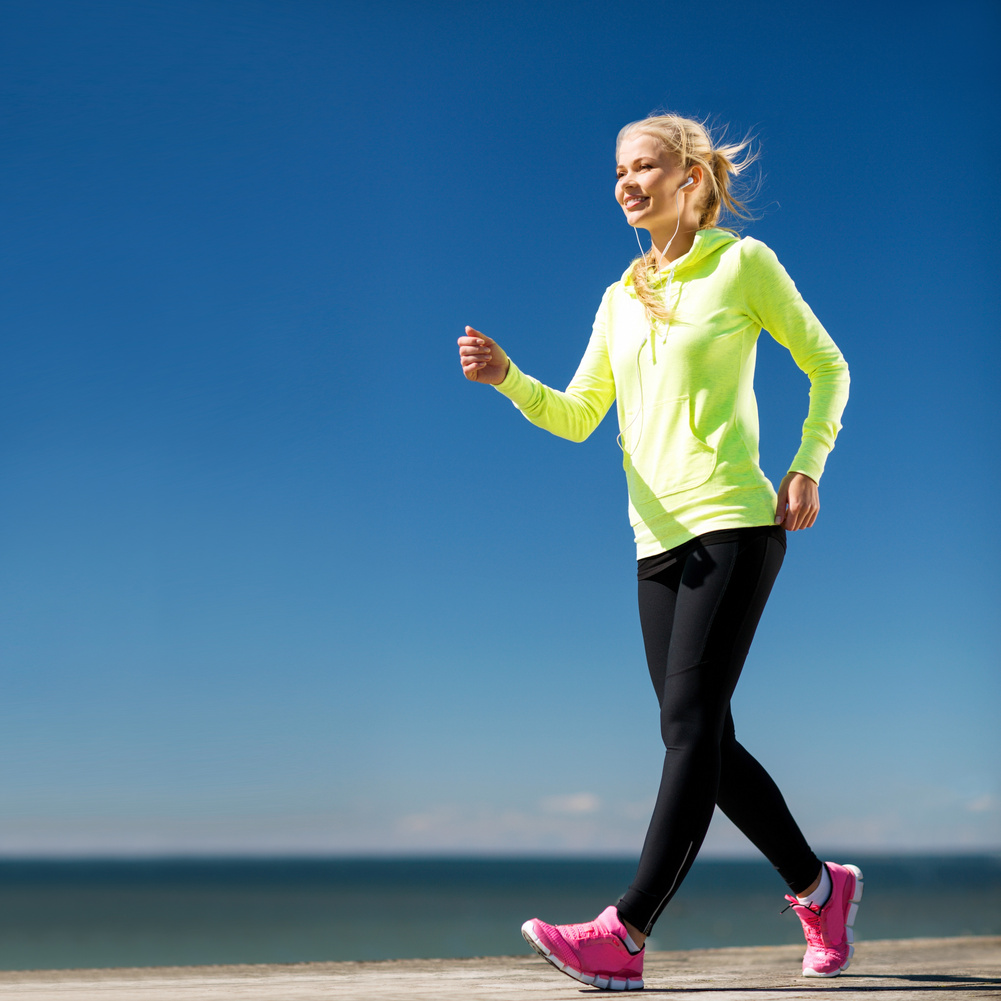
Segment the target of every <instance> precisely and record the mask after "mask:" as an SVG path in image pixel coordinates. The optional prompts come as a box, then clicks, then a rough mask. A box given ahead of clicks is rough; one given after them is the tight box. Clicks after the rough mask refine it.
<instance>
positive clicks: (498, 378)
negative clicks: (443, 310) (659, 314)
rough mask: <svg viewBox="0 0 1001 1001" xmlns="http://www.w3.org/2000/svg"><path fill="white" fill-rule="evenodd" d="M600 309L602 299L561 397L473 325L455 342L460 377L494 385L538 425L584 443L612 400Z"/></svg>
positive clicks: (609, 365) (609, 368) (601, 310)
mask: <svg viewBox="0 0 1001 1001" xmlns="http://www.w3.org/2000/svg"><path fill="white" fill-rule="evenodd" d="M606 297H607V293H606ZM604 307H605V300H604V299H603V300H602V307H601V308H600V309H599V310H598V315H597V317H596V318H595V321H594V330H593V332H592V333H591V339H590V340H589V341H588V345H587V350H586V351H585V352H584V357H583V358H582V359H581V362H580V365H579V366H578V367H577V372H576V374H575V375H574V377H573V379H571V380H570V385H569V386H567V388H566V389H565V390H564V391H563V392H562V393H561V392H559V390H556V389H551V388H550V387H549V386H546V385H544V384H543V383H541V382H539V381H538V379H533V378H532V377H531V376H530V375H526V374H525V373H524V372H522V371H521V369H519V368H518V366H517V365H515V364H514V362H512V361H511V359H510V358H508V356H507V354H506V352H505V351H504V349H503V348H501V346H500V345H499V344H498V343H497V342H496V341H494V340H492V339H491V338H489V337H487V336H486V335H485V334H481V333H480V332H479V331H478V330H475V329H474V328H473V327H466V333H465V336H463V337H460V338H459V361H460V363H461V364H462V371H463V374H464V375H465V376H466V378H467V379H469V380H470V381H472V382H483V383H487V384H488V385H491V386H494V387H495V388H496V389H497V390H498V391H499V392H501V393H503V394H504V395H505V396H506V397H507V398H508V399H509V400H510V401H511V402H512V403H513V404H514V405H515V406H516V407H517V408H518V409H519V410H520V411H521V412H522V413H523V414H524V415H525V417H527V418H528V420H530V421H531V422H532V423H533V424H535V425H537V426H538V427H541V428H544V429H545V430H547V431H550V432H552V433H553V434H555V435H559V436H560V437H561V438H568V439H570V441H583V440H584V439H585V438H587V436H588V435H589V434H591V432H592V431H593V430H594V429H595V428H596V427H597V426H598V425H599V424H600V423H601V420H602V418H603V417H604V416H605V414H606V413H608V408H609V407H610V406H611V405H612V403H613V402H614V400H615V380H614V378H613V377H612V367H611V364H610V362H609V360H608V348H607V344H606V341H605V320H604Z"/></svg>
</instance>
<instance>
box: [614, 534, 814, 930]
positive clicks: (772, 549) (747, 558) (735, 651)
mask: <svg viewBox="0 0 1001 1001" xmlns="http://www.w3.org/2000/svg"><path fill="white" fill-rule="evenodd" d="M784 554H785V548H784V546H783V544H782V542H780V541H779V540H778V539H776V538H775V537H774V536H770V535H762V534H760V533H756V534H748V535H747V536H745V537H743V538H741V539H739V540H738V541H734V542H723V543H714V544H711V545H708V546H700V547H698V548H696V549H695V550H693V551H692V552H691V553H690V554H689V555H688V557H687V558H686V559H685V560H684V561H683V562H679V564H676V565H674V566H672V567H668V568H667V569H666V570H665V571H663V572H662V573H661V574H659V575H658V576H657V577H654V578H651V579H649V580H643V581H640V582H639V605H640V623H641V625H642V628H643V638H644V644H645V646H646V652H647V661H648V664H649V667H650V677H651V679H652V681H653V684H654V689H655V690H656V692H657V695H658V698H659V699H660V705H661V734H662V736H663V739H664V746H665V748H666V754H665V757H664V768H663V773H662V776H661V785H660V791H659V793H658V796H657V803H656V806H655V807H654V812H653V817H652V819H651V821H650V827H649V830H648V831H647V837H646V841H645V842H644V845H643V852H642V854H641V856H640V863H639V867H638V870H637V873H636V878H635V880H634V881H633V883H632V885H631V886H630V887H629V889H628V890H627V891H626V892H625V893H624V894H623V895H622V897H621V899H620V900H619V902H618V904H617V908H618V912H619V915H620V917H621V918H622V920H623V921H626V922H628V923H629V924H631V925H633V926H634V927H635V928H637V929H639V931H641V932H642V933H643V934H649V932H650V929H651V928H652V927H653V924H654V922H655V921H656V920H657V918H658V916H659V915H660V913H661V911H662V910H663V909H664V907H665V906H666V905H667V903H668V901H669V900H670V899H671V897H672V896H673V895H674V893H675V892H676V891H677V889H678V887H679V886H680V885H681V881H682V880H683V879H684V877H685V875H686V874H687V872H688V870H689V868H690V867H691V865H692V862H693V861H694V860H695V856H696V855H697V854H698V851H699V848H700V846H701V845H702V841H703V839H704V837H705V834H706V830H707V829H708V827H709V822H710V820H711V819H712V813H713V809H714V807H715V805H716V797H717V791H718V788H719V783H720V773H721V767H722V751H721V745H722V743H723V739H724V733H725V729H726V721H727V718H728V715H729V706H730V696H731V695H732V694H733V690H734V687H735V686H736V684H737V679H738V678H739V677H740V671H741V669H742V667H743V664H744V659H745V657H746V656H747V651H748V649H749V648H750V645H751V640H752V638H753V637H754V631H755V629H756V628H757V624H758V620H759V619H760V617H761V613H762V611H763V610H764V607H765V602H766V601H767V599H768V595H769V593H770V591H771V588H772V584H773V583H774V581H775V577H776V576H777V574H778V571H779V568H780V567H781V565H782V558H783V556H784ZM745 753H746V752H745ZM748 757H749V756H748ZM752 760H753V759H752ZM759 767H760V766H759ZM770 781H771V780H769V782H770ZM811 878H812V877H811Z"/></svg>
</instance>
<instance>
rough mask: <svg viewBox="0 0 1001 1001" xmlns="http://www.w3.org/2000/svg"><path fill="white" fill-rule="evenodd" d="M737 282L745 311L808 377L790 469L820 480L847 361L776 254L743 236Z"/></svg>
mask: <svg viewBox="0 0 1001 1001" xmlns="http://www.w3.org/2000/svg"><path fill="white" fill-rule="evenodd" d="M740 284H741V290H742V292H743V295H744V302H745V308H746V309H747V313H748V315H749V316H750V317H751V318H752V319H753V320H754V321H755V322H756V323H758V324H760V326H761V327H763V328H764V329H765V330H767V331H768V333H769V334H771V336H772V337H773V338H774V339H775V340H776V341H778V342H779V344H781V345H782V346H783V347H785V348H787V349H788V351H789V353H790V354H791V355H792V357H793V360H794V361H795V362H796V364H797V365H798V366H799V368H800V369H802V371H803V372H805V373H806V375H807V376H808V377H809V379H810V408H809V411H808V413H807V417H806V420H805V421H804V422H803V438H802V442H801V444H800V447H799V451H798V452H797V453H796V456H795V458H794V459H793V461H792V464H791V465H790V467H789V471H790V472H794V471H795V472H798V473H805V474H806V475H807V476H809V477H810V478H811V479H813V480H816V481H817V482H819V481H820V477H821V475H822V474H823V472H824V464H825V463H826V461H827V456H828V454H829V453H830V451H831V449H833V448H834V440H835V438H836V437H837V435H838V431H840V430H841V415H842V413H843V412H844V409H845V404H846V403H847V402H848V385H849V375H848V365H847V363H846V362H845V359H844V357H843V356H842V354H841V352H840V351H839V350H838V346H837V345H836V344H835V343H834V341H833V340H832V339H831V337H830V335H829V334H828V333H827V331H826V330H825V329H824V327H823V325H822V324H821V323H820V321H819V320H818V319H817V317H816V316H815V315H814V313H813V310H811V309H810V307H809V306H808V305H807V304H806V303H805V302H804V301H803V297H802V296H801V295H800V294H799V291H798V290H797V288H796V286H795V284H794V283H793V281H792V279H791V278H790V277H789V275H788V274H787V273H786V270H785V268H783V267H782V265H781V264H780V263H779V260H778V258H777V257H776V256H775V254H774V253H773V252H772V251H771V250H770V249H769V248H768V247H767V246H765V245H764V244H763V243H760V242H759V241H757V240H752V239H745V240H742V241H741V256H740Z"/></svg>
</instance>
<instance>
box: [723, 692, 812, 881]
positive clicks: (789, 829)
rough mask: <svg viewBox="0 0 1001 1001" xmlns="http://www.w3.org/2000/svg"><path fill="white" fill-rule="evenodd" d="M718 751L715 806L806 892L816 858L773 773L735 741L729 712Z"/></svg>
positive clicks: (773, 863) (787, 876)
mask: <svg viewBox="0 0 1001 1001" xmlns="http://www.w3.org/2000/svg"><path fill="white" fill-rule="evenodd" d="M721 752H722V753H721V766H720V781H719V791H718V793H717V795H716V802H717V804H718V805H719V808H720V809H721V810H722V811H723V812H724V813H725V814H726V815H727V816H728V817H729V818H730V820H732V821H733V823H734V824H735V825H736V826H737V827H738V828H739V829H740V831H741V832H742V833H743V834H744V835H745V837H747V839H748V840H749V841H750V842H751V844H753V845H754V846H755V847H756V848H757V849H758V850H759V851H760V852H761V854H762V855H764V856H765V858H766V859H768V861H769V862H771V864H772V865H773V866H775V868H776V869H777V870H778V874H779V875H780V876H781V877H782V878H783V879H784V880H785V881H786V884H787V885H788V886H789V889H790V890H791V891H792V892H793V893H794V894H800V895H802V894H805V893H806V891H807V890H810V889H812V888H813V887H814V886H815V885H817V884H818V883H819V881H820V880H819V878H818V873H819V872H820V867H821V862H820V859H819V858H817V856H816V855H815V854H814V853H813V849H811V848H810V846H809V845H808V844H807V841H806V838H804V837H803V834H802V832H801V831H800V829H799V826H798V825H797V823H796V821H795V820H794V819H793V816H792V814H791V813H790V812H789V807H788V806H786V801H785V799H784V798H783V796H782V793H781V792H779V787H778V786H777V785H776V784H775V782H774V781H773V780H772V777H771V776H770V775H769V774H768V772H766V771H765V769H764V768H763V767H762V766H761V765H760V764H759V763H758V761H757V760H756V759H755V758H754V757H753V756H752V755H751V754H749V753H748V752H747V751H746V750H745V749H744V747H743V746H742V745H741V744H739V743H738V742H737V737H736V734H735V733H734V729H733V716H732V715H730V713H729V712H727V717H726V722H725V724H724V731H723V743H722V745H721Z"/></svg>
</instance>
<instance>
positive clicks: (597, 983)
mask: <svg viewBox="0 0 1001 1001" xmlns="http://www.w3.org/2000/svg"><path fill="white" fill-rule="evenodd" d="M521 934H522V937H523V938H524V939H525V941H526V942H527V943H528V944H529V945H530V946H531V947H532V948H533V949H534V950H535V951H536V952H537V953H538V954H539V955H540V956H541V957H542V958H543V959H544V960H545V961H546V962H547V963H549V964H550V965H552V966H555V967H556V969H557V970H559V971H560V973H565V974H566V975H567V976H568V977H573V978H574V980H579V981H580V982H581V983H582V984H587V985H588V987H597V988H598V990H602V991H641V990H643V980H642V978H635V979H620V978H619V977H603V976H601V975H600V974H596V975H594V976H592V975H591V974H590V973H582V972H581V971H580V970H575V969H574V968H573V967H572V966H567V965H566V964H565V963H561V962H560V961H559V960H558V959H557V958H556V957H555V956H554V955H553V954H552V953H551V952H550V951H549V950H548V949H547V948H546V947H545V946H544V945H543V944H542V942H541V941H539V937H538V936H537V935H536V934H535V929H534V928H533V927H532V922H531V921H526V922H525V923H524V924H523V925H522V926H521Z"/></svg>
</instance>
